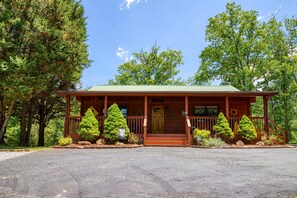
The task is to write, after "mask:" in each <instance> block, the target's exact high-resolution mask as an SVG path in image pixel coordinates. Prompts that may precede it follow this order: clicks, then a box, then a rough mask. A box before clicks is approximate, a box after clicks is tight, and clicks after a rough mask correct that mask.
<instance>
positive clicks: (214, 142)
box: [202, 138, 225, 147]
mask: <svg viewBox="0 0 297 198" xmlns="http://www.w3.org/2000/svg"><path fill="white" fill-rule="evenodd" d="M202 145H204V146H216V147H222V146H224V145H225V142H224V141H223V140H222V139H221V138H208V139H202Z"/></svg>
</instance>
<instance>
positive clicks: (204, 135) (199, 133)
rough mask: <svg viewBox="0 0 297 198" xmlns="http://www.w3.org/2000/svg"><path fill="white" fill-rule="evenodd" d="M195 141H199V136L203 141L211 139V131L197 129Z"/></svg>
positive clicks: (194, 133)
mask: <svg viewBox="0 0 297 198" xmlns="http://www.w3.org/2000/svg"><path fill="white" fill-rule="evenodd" d="M192 136H193V140H195V141H196V140H197V137H198V136H199V137H200V138H201V140H202V139H207V138H209V136H210V131H209V130H206V129H205V130H200V129H198V128H196V129H195V130H194V131H193V135H192Z"/></svg>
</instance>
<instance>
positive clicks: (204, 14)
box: [81, 0, 297, 88]
mask: <svg viewBox="0 0 297 198" xmlns="http://www.w3.org/2000/svg"><path fill="white" fill-rule="evenodd" d="M227 2H229V1H225V0H205V1H202V0H82V4H83V6H84V7H85V16H86V17H87V31H88V41H87V43H88V45H89V57H90V59H91V60H93V62H92V64H91V66H90V67H89V68H88V69H86V70H85V71H84V72H83V76H82V79H81V81H82V83H83V88H86V87H90V86H94V85H98V84H107V83H108V81H109V80H110V79H113V78H114V75H115V74H116V73H117V68H118V66H119V65H120V64H122V63H124V62H125V61H126V60H128V59H129V58H130V57H131V55H132V53H133V52H139V51H140V50H141V49H144V50H146V49H150V48H151V47H152V45H153V44H154V43H155V42H157V44H158V45H160V46H161V49H162V50H163V49H168V48H170V49H175V50H181V51H182V53H183V57H184V59H183V60H184V65H182V66H180V67H179V70H180V74H179V76H180V77H182V78H184V79H187V78H188V77H191V76H193V75H194V73H195V72H196V71H197V69H198V67H199V65H200V60H199V58H198V56H199V54H200V52H201V50H203V49H204V47H205V46H206V45H207V43H206V42H205V27H206V25H207V24H208V19H209V18H210V17H213V16H215V15H216V14H219V13H221V12H224V11H225V6H226V4H227ZM235 2H236V3H237V4H239V5H241V6H242V8H243V9H244V10H256V11H258V12H259V20H265V18H269V16H270V15H271V14H275V13H276V12H277V16H278V17H279V18H283V17H291V16H293V15H294V14H296V13H297V12H296V11H297V4H296V2H297V1H296V0H245V1H244V0H242V1H235Z"/></svg>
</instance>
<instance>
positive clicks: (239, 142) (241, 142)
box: [236, 140, 244, 146]
mask: <svg viewBox="0 0 297 198" xmlns="http://www.w3.org/2000/svg"><path fill="white" fill-rule="evenodd" d="M236 145H237V146H244V143H243V141H241V140H238V141H237V142H236Z"/></svg>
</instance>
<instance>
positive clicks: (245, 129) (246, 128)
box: [238, 115, 257, 141]
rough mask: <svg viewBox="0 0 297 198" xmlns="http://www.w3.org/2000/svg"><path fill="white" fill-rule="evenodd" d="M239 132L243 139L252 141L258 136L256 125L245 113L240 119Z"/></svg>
mask: <svg viewBox="0 0 297 198" xmlns="http://www.w3.org/2000/svg"><path fill="white" fill-rule="evenodd" d="M238 133H239V134H240V136H241V137H242V138H243V139H245V140H247V141H252V140H254V139H256V138H257V132H256V129H255V126H254V125H253V123H252V121H251V120H250V119H249V118H248V117H247V116H246V115H243V116H242V118H241V119H240V121H239V124H238Z"/></svg>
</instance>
